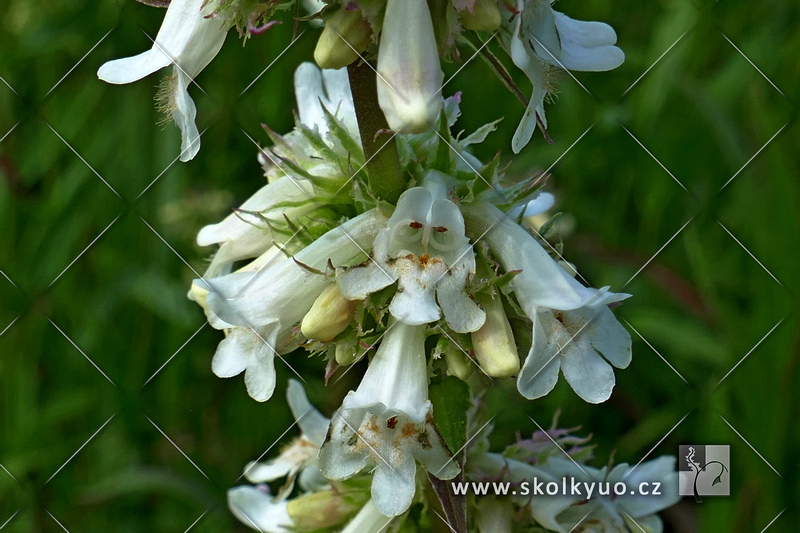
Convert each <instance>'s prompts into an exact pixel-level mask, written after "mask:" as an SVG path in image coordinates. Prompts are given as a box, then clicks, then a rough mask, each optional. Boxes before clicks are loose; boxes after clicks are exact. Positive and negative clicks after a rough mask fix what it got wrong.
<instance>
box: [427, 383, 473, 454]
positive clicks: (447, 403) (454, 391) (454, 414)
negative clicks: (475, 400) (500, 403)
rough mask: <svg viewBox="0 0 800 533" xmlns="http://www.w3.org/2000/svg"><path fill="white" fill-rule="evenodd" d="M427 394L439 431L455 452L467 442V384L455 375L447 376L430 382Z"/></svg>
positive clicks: (468, 397)
mask: <svg viewBox="0 0 800 533" xmlns="http://www.w3.org/2000/svg"><path fill="white" fill-rule="evenodd" d="M429 394H430V399H431V403H433V418H434V420H435V421H436V425H437V426H438V428H439V432H440V433H441V434H442V438H444V441H445V443H447V446H448V447H449V448H450V450H451V451H452V452H454V453H455V452H457V451H458V450H460V449H461V448H463V447H464V445H465V444H466V442H467V411H468V410H469V408H470V406H471V402H470V394H469V386H468V385H467V384H466V383H464V382H463V381H461V380H460V379H458V378H457V377H455V376H447V377H445V378H444V379H442V380H441V381H440V382H438V383H433V384H431V386H430V390H429Z"/></svg>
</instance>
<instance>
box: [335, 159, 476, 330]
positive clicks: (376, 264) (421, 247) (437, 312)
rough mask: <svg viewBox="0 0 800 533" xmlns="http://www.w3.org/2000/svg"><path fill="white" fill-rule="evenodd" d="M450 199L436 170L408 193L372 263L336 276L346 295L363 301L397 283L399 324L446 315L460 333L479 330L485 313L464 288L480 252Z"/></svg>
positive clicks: (379, 242) (377, 245)
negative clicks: (468, 235) (477, 252)
mask: <svg viewBox="0 0 800 533" xmlns="http://www.w3.org/2000/svg"><path fill="white" fill-rule="evenodd" d="M446 195H447V187H446V186H445V182H444V180H443V178H442V176H440V175H439V173H437V172H436V171H430V172H429V174H428V175H427V176H426V179H425V186H424V187H414V188H411V189H409V190H407V191H406V192H404V193H403V194H402V195H401V196H400V199H399V200H398V202H397V207H396V208H395V211H394V213H393V214H392V216H391V218H390V219H389V221H388V223H387V225H386V228H385V229H383V230H381V232H380V233H379V234H378V236H377V237H376V238H375V243H374V248H373V254H372V260H371V261H369V262H368V263H367V264H366V265H365V266H360V267H356V268H354V269H351V270H349V271H347V272H343V273H341V274H339V275H338V276H337V282H338V284H339V288H340V289H341V291H342V294H343V295H344V296H345V297H346V298H349V299H351V300H361V299H364V298H366V297H367V296H368V295H369V294H371V293H373V292H376V291H378V290H380V289H383V288H384V287H388V286H389V285H391V284H392V283H394V282H395V281H398V291H397V294H396V295H395V296H394V298H393V299H392V303H391V304H390V306H389V311H390V312H391V313H392V316H394V317H395V318H397V319H398V320H400V321H402V322H404V323H406V324H411V325H419V324H427V323H429V322H434V321H436V320H438V319H439V318H441V316H442V313H444V318H445V321H446V322H447V324H448V325H449V326H450V327H451V328H452V329H453V330H455V331H458V332H460V333H469V332H472V331H476V330H478V329H480V327H481V326H482V325H483V323H484V321H485V320H486V313H484V312H483V310H482V309H481V308H480V307H478V305H477V304H476V303H475V302H474V301H473V300H472V299H471V298H470V297H469V295H468V294H467V293H466V291H465V288H464V287H465V285H466V284H467V281H468V280H469V277H470V276H471V275H473V274H474V273H475V253H474V251H473V249H472V245H471V244H470V243H469V239H468V238H467V237H466V236H465V234H464V217H463V216H462V215H461V211H460V210H459V208H458V206H456V205H455V204H454V203H453V202H451V201H450V200H449V199H447V198H446ZM437 299H438V305H437Z"/></svg>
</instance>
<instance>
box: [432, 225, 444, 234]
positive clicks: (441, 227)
mask: <svg viewBox="0 0 800 533" xmlns="http://www.w3.org/2000/svg"><path fill="white" fill-rule="evenodd" d="M433 231H435V232H436V233H444V232H445V231H447V228H446V227H444V226H434V228H433Z"/></svg>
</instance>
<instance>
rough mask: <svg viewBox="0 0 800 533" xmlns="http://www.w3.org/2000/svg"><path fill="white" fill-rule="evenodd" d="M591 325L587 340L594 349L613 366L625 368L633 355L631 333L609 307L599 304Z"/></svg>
mask: <svg viewBox="0 0 800 533" xmlns="http://www.w3.org/2000/svg"><path fill="white" fill-rule="evenodd" d="M576 311H583V309H578V310H576ZM576 311H573V313H574V312H576ZM591 327H592V330H591V332H590V333H591V334H590V335H589V342H590V343H591V344H592V346H593V347H594V349H595V350H597V351H598V352H599V353H600V355H602V356H603V357H605V358H606V360H608V362H609V363H611V364H612V365H614V366H615V367H617V368H627V367H628V365H629V364H630V363H631V359H632V357H633V352H632V351H631V335H630V333H628V331H627V330H626V329H625V328H624V327H622V324H620V323H619V321H618V320H617V318H616V317H615V316H614V313H613V312H612V311H611V309H609V308H608V307H606V306H600V307H599V308H598V309H597V311H596V314H595V315H594V317H593V318H592V324H591ZM588 329H589V328H588V327H587V330H588Z"/></svg>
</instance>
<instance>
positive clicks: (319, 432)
mask: <svg viewBox="0 0 800 533" xmlns="http://www.w3.org/2000/svg"><path fill="white" fill-rule="evenodd" d="M286 398H287V400H288V401H289V409H291V411H292V415H293V416H294V419H295V420H297V425H298V426H300V430H301V431H302V432H303V434H304V435H305V436H306V437H308V439H309V440H310V441H311V442H313V443H314V444H316V445H317V446H322V444H323V442H325V435H326V434H327V433H328V426H329V425H330V420H329V419H328V418H326V417H325V416H323V415H322V413H320V412H319V411H317V409H316V408H315V407H314V406H313V405H311V402H309V401H308V397H307V396H306V391H305V390H304V389H303V385H301V384H300V382H299V381H297V380H295V379H290V380H289V386H288V387H287V389H286Z"/></svg>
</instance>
